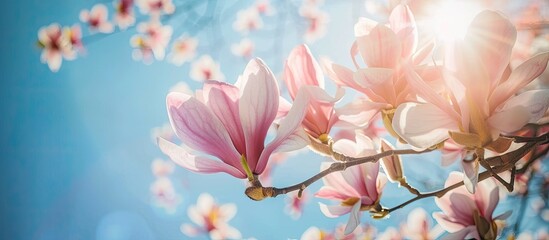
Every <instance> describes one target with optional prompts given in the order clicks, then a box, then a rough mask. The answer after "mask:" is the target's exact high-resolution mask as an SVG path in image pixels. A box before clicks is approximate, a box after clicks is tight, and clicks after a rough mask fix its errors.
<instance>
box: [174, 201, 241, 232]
mask: <svg viewBox="0 0 549 240" xmlns="http://www.w3.org/2000/svg"><path fill="white" fill-rule="evenodd" d="M235 214H236V205H234V204H232V203H227V204H217V203H216V202H215V200H214V199H213V197H212V196H211V195H210V194H208V193H202V194H200V196H198V199H197V200H196V205H191V206H190V207H189V209H188V210H187V215H189V218H190V219H191V221H193V222H194V223H195V224H197V225H198V226H194V225H191V224H187V223H184V224H182V225H181V232H183V233H184V234H185V235H187V236H189V237H196V236H198V235H201V234H206V235H209V237H210V238H211V239H240V238H242V236H241V234H240V232H239V231H238V229H236V228H234V227H232V226H230V225H229V223H228V222H229V220H231V219H232V218H233V217H234V215H235Z"/></svg>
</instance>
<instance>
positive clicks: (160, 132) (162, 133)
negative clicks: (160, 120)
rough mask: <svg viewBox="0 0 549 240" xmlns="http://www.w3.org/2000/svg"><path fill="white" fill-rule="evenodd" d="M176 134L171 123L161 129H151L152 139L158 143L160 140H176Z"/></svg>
mask: <svg viewBox="0 0 549 240" xmlns="http://www.w3.org/2000/svg"><path fill="white" fill-rule="evenodd" d="M175 137H176V136H175V132H174V131H173V129H172V125H170V123H165V124H164V125H162V126H160V127H154V128H152V129H151V139H152V140H153V142H156V141H157V139H158V138H163V139H166V140H169V141H172V140H175Z"/></svg>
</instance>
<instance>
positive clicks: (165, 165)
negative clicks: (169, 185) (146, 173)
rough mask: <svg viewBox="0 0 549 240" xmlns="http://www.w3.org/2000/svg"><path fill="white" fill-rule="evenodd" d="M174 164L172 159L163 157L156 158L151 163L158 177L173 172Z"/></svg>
mask: <svg viewBox="0 0 549 240" xmlns="http://www.w3.org/2000/svg"><path fill="white" fill-rule="evenodd" d="M173 169H174V164H173V162H172V161H164V160H162V159H158V158H157V159H155V160H154V161H153V162H152V164H151V170H152V172H153V174H154V175H155V176H157V177H166V176H168V175H170V174H172V172H173Z"/></svg>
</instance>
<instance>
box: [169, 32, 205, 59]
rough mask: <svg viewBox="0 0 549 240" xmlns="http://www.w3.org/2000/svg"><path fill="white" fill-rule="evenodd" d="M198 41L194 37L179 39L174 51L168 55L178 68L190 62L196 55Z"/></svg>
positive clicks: (173, 47)
mask: <svg viewBox="0 0 549 240" xmlns="http://www.w3.org/2000/svg"><path fill="white" fill-rule="evenodd" d="M197 46H198V39H196V38H192V37H185V36H182V37H179V38H178V39H177V40H175V41H174V42H173V44H172V51H171V52H170V54H169V55H168V59H169V60H170V62H171V63H173V64H174V65H176V66H181V65H183V64H184V63H186V62H190V61H191V60H192V59H193V58H194V56H195V55H196V47H197Z"/></svg>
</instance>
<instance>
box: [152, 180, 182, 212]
mask: <svg viewBox="0 0 549 240" xmlns="http://www.w3.org/2000/svg"><path fill="white" fill-rule="evenodd" d="M150 191H151V194H152V200H153V203H154V204H155V205H156V206H158V207H161V208H164V209H165V210H166V211H167V212H168V213H175V211H176V209H177V206H179V204H180V203H181V196H179V194H177V192H176V191H175V188H174V187H173V184H172V181H171V180H170V179H169V178H167V177H159V178H157V179H156V180H155V181H154V182H153V183H152V185H151V188H150Z"/></svg>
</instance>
